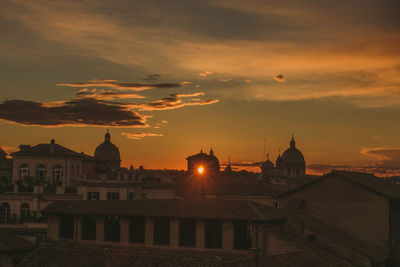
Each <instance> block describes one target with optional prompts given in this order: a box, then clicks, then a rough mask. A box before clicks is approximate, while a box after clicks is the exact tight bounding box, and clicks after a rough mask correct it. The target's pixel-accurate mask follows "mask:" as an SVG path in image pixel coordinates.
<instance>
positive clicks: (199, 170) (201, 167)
mask: <svg viewBox="0 0 400 267" xmlns="http://www.w3.org/2000/svg"><path fill="white" fill-rule="evenodd" d="M197 170H198V172H199V173H200V174H202V173H203V172H204V168H203V166H200V167H199V168H198V169H197Z"/></svg>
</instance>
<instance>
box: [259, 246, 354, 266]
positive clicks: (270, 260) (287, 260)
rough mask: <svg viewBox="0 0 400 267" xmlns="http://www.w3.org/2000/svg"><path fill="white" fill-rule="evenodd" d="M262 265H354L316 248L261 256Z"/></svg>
mask: <svg viewBox="0 0 400 267" xmlns="http://www.w3.org/2000/svg"><path fill="white" fill-rule="evenodd" d="M260 266H268V267H321V266H324V267H352V266H354V267H355V265H353V264H350V263H348V262H346V261H344V260H341V259H339V258H337V257H335V256H334V255H332V254H329V253H327V252H323V251H320V250H315V249H305V250H301V251H296V252H293V253H287V254H280V255H274V256H269V257H261V258H260Z"/></svg>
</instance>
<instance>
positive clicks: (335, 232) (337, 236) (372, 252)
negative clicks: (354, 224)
mask: <svg viewBox="0 0 400 267" xmlns="http://www.w3.org/2000/svg"><path fill="white" fill-rule="evenodd" d="M280 211H281V215H282V216H284V217H286V218H287V219H288V221H292V222H293V221H295V222H297V223H298V224H300V225H302V227H304V228H305V229H308V230H310V231H312V232H314V233H316V234H317V235H321V236H323V237H324V238H327V239H329V240H332V241H334V242H336V243H338V244H340V246H341V247H344V248H348V249H350V250H352V251H355V252H358V253H360V254H362V255H364V256H366V257H368V258H369V259H370V260H371V261H372V262H373V263H381V262H383V261H385V260H386V259H388V258H389V252H388V251H387V250H385V249H383V248H381V247H378V246H376V245H374V244H371V243H369V242H367V241H365V240H361V239H360V238H358V237H357V236H355V235H353V234H350V233H348V232H346V231H344V230H342V229H340V228H338V227H335V226H334V225H331V224H328V223H325V222H322V221H321V220H318V219H317V218H314V217H312V216H311V215H309V214H306V213H304V212H301V211H297V212H294V211H282V210H280Z"/></svg>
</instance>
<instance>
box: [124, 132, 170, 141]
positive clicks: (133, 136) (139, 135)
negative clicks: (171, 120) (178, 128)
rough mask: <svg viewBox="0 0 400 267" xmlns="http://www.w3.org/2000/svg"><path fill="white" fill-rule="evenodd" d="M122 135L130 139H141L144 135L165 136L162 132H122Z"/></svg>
mask: <svg viewBox="0 0 400 267" xmlns="http://www.w3.org/2000/svg"><path fill="white" fill-rule="evenodd" d="M121 135H123V136H126V138H128V139H135V140H140V139H143V138H144V137H149V136H153V137H154V136H163V135H162V134H159V133H141V132H137V133H121Z"/></svg>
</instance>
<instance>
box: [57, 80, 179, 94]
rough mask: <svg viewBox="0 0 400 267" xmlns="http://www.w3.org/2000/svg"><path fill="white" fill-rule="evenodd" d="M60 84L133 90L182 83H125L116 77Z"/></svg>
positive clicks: (169, 86) (174, 86)
mask: <svg viewBox="0 0 400 267" xmlns="http://www.w3.org/2000/svg"><path fill="white" fill-rule="evenodd" d="M57 85H58V86H67V87H78V88H79V87H108V88H113V89H118V90H127V89H129V90H132V91H143V90H149V89H155V88H176V87H180V86H181V85H180V84H178V83H156V84H146V83H125V82H119V81H118V80H114V79H104V80H91V81H88V82H77V83H60V84H57Z"/></svg>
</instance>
